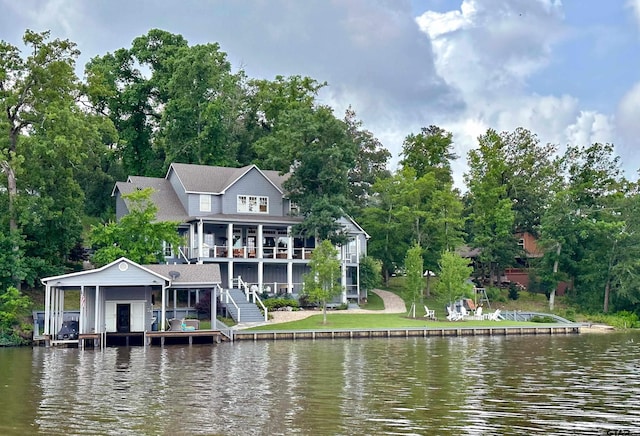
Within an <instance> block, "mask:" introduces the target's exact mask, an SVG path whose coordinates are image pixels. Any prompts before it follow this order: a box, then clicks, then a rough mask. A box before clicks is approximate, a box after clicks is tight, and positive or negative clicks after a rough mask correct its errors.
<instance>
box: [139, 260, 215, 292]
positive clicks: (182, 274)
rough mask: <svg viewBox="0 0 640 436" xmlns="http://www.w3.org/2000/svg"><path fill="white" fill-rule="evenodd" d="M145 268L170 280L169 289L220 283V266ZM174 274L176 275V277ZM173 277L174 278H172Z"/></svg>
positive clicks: (161, 266) (205, 264)
mask: <svg viewBox="0 0 640 436" xmlns="http://www.w3.org/2000/svg"><path fill="white" fill-rule="evenodd" d="M143 266H144V267H145V268H147V269H149V270H151V271H153V272H155V273H156V274H160V275H161V276H163V277H166V278H168V279H171V287H172V288H179V287H182V286H184V287H194V286H198V285H209V286H211V285H212V284H215V283H218V284H219V283H222V278H221V276H220V265H218V264H215V263H203V264H200V263H198V264H184V263H178V264H170V265H167V264H160V265H143ZM174 273H178V274H177V275H176V274H174ZM173 277H175V278H173Z"/></svg>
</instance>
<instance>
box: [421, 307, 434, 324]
mask: <svg viewBox="0 0 640 436" xmlns="http://www.w3.org/2000/svg"><path fill="white" fill-rule="evenodd" d="M424 317H425V318H429V319H432V320H434V321H435V320H436V311H435V310H433V309H429V308H428V307H427V306H424Z"/></svg>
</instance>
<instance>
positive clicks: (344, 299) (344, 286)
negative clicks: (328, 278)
mask: <svg viewBox="0 0 640 436" xmlns="http://www.w3.org/2000/svg"><path fill="white" fill-rule="evenodd" d="M341 270H342V271H341V273H342V274H341V276H342V277H341V278H340V283H341V284H342V302H343V303H346V302H347V262H345V261H342V265H341Z"/></svg>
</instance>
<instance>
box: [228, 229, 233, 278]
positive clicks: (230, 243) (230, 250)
mask: <svg viewBox="0 0 640 436" xmlns="http://www.w3.org/2000/svg"><path fill="white" fill-rule="evenodd" d="M227 258H233V224H232V223H229V224H227ZM229 277H232V275H231V274H229Z"/></svg>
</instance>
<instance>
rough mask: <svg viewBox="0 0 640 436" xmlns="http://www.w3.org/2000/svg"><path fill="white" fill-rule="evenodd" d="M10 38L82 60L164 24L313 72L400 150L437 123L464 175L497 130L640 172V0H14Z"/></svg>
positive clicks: (332, 97) (259, 71)
mask: <svg viewBox="0 0 640 436" xmlns="http://www.w3.org/2000/svg"><path fill="white" fill-rule="evenodd" d="M0 10H2V14H0V39H2V40H4V41H7V42H10V43H12V44H15V45H20V42H21V37H22V35H23V33H24V31H25V29H32V30H35V31H44V30H50V31H51V34H52V36H53V37H55V38H62V39H70V40H72V41H74V42H75V43H77V45H78V48H79V49H80V51H81V52H82V54H81V56H80V58H79V61H78V64H79V67H78V70H79V74H80V75H82V72H83V66H84V64H85V63H86V62H87V61H88V60H89V59H91V58H92V57H94V56H99V55H103V54H105V53H107V52H113V51H114V50H117V49H118V48H123V47H124V48H129V47H130V46H131V42H132V41H133V39H134V38H135V37H137V36H140V35H144V34H146V33H147V32H148V31H149V30H150V29H153V28H159V29H163V30H167V31H169V32H173V33H177V34H181V35H182V36H184V37H185V38H186V39H187V40H188V41H189V43H190V44H192V45H194V44H205V43H210V42H217V43H218V44H219V45H220V49H221V50H222V51H224V52H225V53H227V56H228V59H229V60H230V62H231V64H232V68H233V69H234V70H238V69H243V70H244V71H245V72H246V73H247V75H248V76H249V77H252V78H263V79H273V78H274V77H275V76H276V75H283V76H289V75H302V76H310V77H312V78H314V79H316V80H318V81H326V82H327V83H328V86H327V87H326V88H325V89H324V90H323V92H322V93H321V95H320V102H321V103H323V104H328V105H330V106H331V107H333V108H334V110H335V114H336V116H338V117H339V118H342V116H343V114H344V111H345V109H346V108H348V107H349V106H351V107H352V108H353V109H354V110H355V111H356V114H357V117H358V119H360V120H361V121H362V122H363V123H364V125H363V127H364V128H366V129H367V130H370V131H371V132H373V134H374V135H375V136H376V137H377V138H378V139H379V140H380V141H381V142H382V144H383V145H384V146H385V147H386V148H387V149H388V150H389V151H390V152H391V153H392V155H393V158H392V162H391V169H394V168H395V165H397V162H398V160H399V154H400V152H401V150H402V143H403V140H404V138H405V137H406V136H407V135H409V134H412V133H414V134H415V133H419V132H420V129H421V128H422V127H427V126H430V125H437V126H439V127H441V128H443V129H445V130H447V131H449V132H451V133H452V134H453V140H454V151H455V153H456V154H458V155H459V156H460V158H459V159H458V160H456V161H455V162H454V164H453V169H454V178H455V180H456V184H457V185H458V186H462V179H463V173H464V172H465V171H466V155H467V152H468V151H469V150H470V149H472V148H474V147H476V146H477V143H478V141H477V138H478V136H479V135H482V134H483V133H485V132H486V130H487V129H489V128H492V129H495V130H497V131H499V132H502V131H508V132H511V131H513V130H514V129H516V128H518V127H523V128H526V129H529V130H530V131H532V132H533V133H535V134H536V135H537V136H538V138H539V140H540V142H542V143H548V142H550V143H553V144H557V145H558V146H559V148H560V150H563V149H564V147H566V146H567V145H579V146H588V145H591V144H592V143H594V142H602V143H612V144H614V145H615V150H616V153H617V154H618V155H619V156H620V157H621V162H622V168H623V169H624V171H625V175H626V176H627V177H629V178H631V179H635V178H636V172H637V170H638V168H640V120H638V115H639V114H640V53H639V49H640V0H610V1H602V0H564V1H561V0H305V1H296V0H174V1H168V0H138V1H130V0H93V1H82V0H22V1H19V2H18V1H15V0H0Z"/></svg>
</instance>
